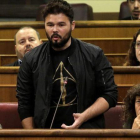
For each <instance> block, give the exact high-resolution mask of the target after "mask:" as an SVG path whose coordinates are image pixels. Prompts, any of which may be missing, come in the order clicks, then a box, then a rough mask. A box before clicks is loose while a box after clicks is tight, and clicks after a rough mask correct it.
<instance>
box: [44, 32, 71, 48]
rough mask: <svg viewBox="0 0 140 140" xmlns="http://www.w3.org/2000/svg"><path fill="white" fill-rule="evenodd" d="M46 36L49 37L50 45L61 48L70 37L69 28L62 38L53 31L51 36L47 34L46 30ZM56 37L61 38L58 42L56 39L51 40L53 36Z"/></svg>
mask: <svg viewBox="0 0 140 140" xmlns="http://www.w3.org/2000/svg"><path fill="white" fill-rule="evenodd" d="M46 36H47V38H48V39H49V41H50V43H51V46H52V47H54V48H63V47H64V46H65V44H66V43H67V42H68V40H69V39H70V37H71V30H70V31H69V32H68V33H67V34H66V37H65V38H62V37H61V36H60V35H59V34H57V33H54V34H53V35H52V36H51V37H50V36H49V35H48V33H47V32H46ZM54 36H55V37H58V38H60V39H62V40H61V41H60V42H58V41H57V40H56V41H55V42H53V41H52V38H53V37H54Z"/></svg>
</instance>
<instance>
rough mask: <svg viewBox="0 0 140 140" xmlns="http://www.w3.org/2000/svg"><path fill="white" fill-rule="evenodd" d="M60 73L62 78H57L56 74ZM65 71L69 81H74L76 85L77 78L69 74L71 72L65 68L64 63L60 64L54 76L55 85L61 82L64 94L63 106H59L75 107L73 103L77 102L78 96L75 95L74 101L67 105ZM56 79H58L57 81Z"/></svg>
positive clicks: (61, 90) (62, 98)
mask: <svg viewBox="0 0 140 140" xmlns="http://www.w3.org/2000/svg"><path fill="white" fill-rule="evenodd" d="M58 71H60V78H59V77H58V78H56V73H57V72H58ZM63 71H65V72H66V73H67V75H68V80H71V81H73V82H74V83H76V80H75V78H74V77H73V76H72V75H71V74H70V73H69V71H68V70H67V69H66V68H65V66H64V63H63V62H62V61H61V62H60V64H59V65H58V67H57V68H56V71H55V74H54V76H53V83H54V82H56V81H58V80H60V92H61V93H62V97H61V100H62V104H59V107H60V106H69V105H73V102H74V101H75V100H76V98H77V95H75V98H74V99H73V100H71V101H70V102H69V103H66V96H67V91H66V87H65V86H64V84H65V83H64V82H65V81H64V79H65V78H66V77H64V76H63ZM55 78H56V79H55ZM54 104H56V105H57V103H56V102H55V103H54Z"/></svg>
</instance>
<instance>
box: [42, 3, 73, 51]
mask: <svg viewBox="0 0 140 140" xmlns="http://www.w3.org/2000/svg"><path fill="white" fill-rule="evenodd" d="M43 13H44V15H43V17H44V22H45V31H46V35H47V38H48V39H49V41H50V42H51V45H52V47H53V48H54V49H55V50H63V49H66V48H67V47H68V46H70V43H71V32H72V30H74V28H75V22H74V21H73V17H74V12H73V9H72V7H71V6H70V4H69V3H67V2H66V1H64V0H53V1H51V2H49V3H48V4H47V5H46V7H45V9H44V12H43Z"/></svg>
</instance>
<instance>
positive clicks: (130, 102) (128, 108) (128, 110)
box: [123, 84, 140, 128]
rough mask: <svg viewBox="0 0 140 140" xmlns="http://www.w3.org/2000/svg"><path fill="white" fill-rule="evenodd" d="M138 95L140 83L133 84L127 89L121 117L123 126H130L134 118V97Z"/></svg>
mask: <svg viewBox="0 0 140 140" xmlns="http://www.w3.org/2000/svg"><path fill="white" fill-rule="evenodd" d="M136 96H140V84H137V85H134V86H133V87H131V88H130V89H129V90H128V91H127V95H126V97H125V98H124V108H123V119H124V126H123V127H124V128H132V124H133V121H134V119H135V118H136V112H135V99H136Z"/></svg>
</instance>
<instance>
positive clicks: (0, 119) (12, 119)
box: [0, 103, 22, 129]
mask: <svg viewBox="0 0 140 140" xmlns="http://www.w3.org/2000/svg"><path fill="white" fill-rule="evenodd" d="M17 108H18V104H17V103H0V124H1V125H2V128H4V129H10V128H15V129H16V128H22V125H21V121H20V118H19V114H18V111H17Z"/></svg>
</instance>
